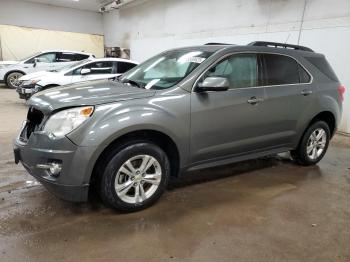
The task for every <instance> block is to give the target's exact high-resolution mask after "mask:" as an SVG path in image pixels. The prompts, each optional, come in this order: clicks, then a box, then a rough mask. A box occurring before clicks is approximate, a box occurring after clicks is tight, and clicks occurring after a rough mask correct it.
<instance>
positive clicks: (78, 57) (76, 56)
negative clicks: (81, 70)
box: [74, 54, 89, 61]
mask: <svg viewBox="0 0 350 262" xmlns="http://www.w3.org/2000/svg"><path fill="white" fill-rule="evenodd" d="M88 58H89V55H83V54H74V61H81V60H85V59H88Z"/></svg>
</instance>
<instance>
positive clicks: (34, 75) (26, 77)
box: [19, 71, 57, 81]
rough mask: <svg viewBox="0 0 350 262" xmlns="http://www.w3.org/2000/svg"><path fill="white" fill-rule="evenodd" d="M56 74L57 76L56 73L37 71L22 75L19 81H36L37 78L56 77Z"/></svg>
mask: <svg viewBox="0 0 350 262" xmlns="http://www.w3.org/2000/svg"><path fill="white" fill-rule="evenodd" d="M56 74H57V72H48V71H39V72H35V73H31V74H28V75H24V76H22V77H21V78H20V79H19V80H20V81H26V80H32V79H37V78H43V77H50V76H52V75H56Z"/></svg>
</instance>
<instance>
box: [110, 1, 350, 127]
mask: <svg viewBox="0 0 350 262" xmlns="http://www.w3.org/2000/svg"><path fill="white" fill-rule="evenodd" d="M103 26H104V33H105V44H106V46H121V47H128V48H131V56H132V58H133V59H135V60H138V61H143V60H144V59H146V58H148V57H150V56H151V55H154V54H156V53H158V52H160V51H162V50H165V49H169V48H173V47H176V46H183V45H193V44H203V43H206V42H226V43H236V44H246V43H249V42H251V41H255V40H271V41H279V42H285V41H286V40H287V39H288V43H295V44H296V43H298V37H299V33H300V44H302V45H306V46H309V47H311V48H312V49H314V50H316V51H318V52H321V53H324V54H325V55H326V56H327V57H328V60H329V61H330V63H331V64H332V66H333V67H334V69H335V71H336V72H337V74H338V76H339V78H340V79H341V81H342V82H343V84H344V85H345V86H346V87H348V91H347V93H346V98H345V99H346V100H345V103H344V114H343V121H342V124H341V127H340V130H341V131H345V132H349V133H350V72H349V69H348V68H349V66H348V61H350V51H349V48H348V46H349V44H348V43H349V41H350V1H349V0H333V1H329V0H217V1H212V0H177V1H173V0H149V1H148V2H146V3H143V4H141V5H138V6H134V7H129V8H124V9H121V10H119V11H113V12H110V13H105V14H104V15H103ZM300 29H301V30H300Z"/></svg>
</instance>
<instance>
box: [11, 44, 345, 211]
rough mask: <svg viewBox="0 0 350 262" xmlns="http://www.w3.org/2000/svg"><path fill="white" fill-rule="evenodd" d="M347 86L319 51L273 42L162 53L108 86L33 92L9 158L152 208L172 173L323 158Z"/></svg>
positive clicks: (58, 187) (52, 177) (49, 177)
mask: <svg viewBox="0 0 350 262" xmlns="http://www.w3.org/2000/svg"><path fill="white" fill-rule="evenodd" d="M344 90H345V89H344V87H343V86H341V85H340V83H339V81H338V78H337V77H336V75H335V74H334V72H333V70H332V69H331V67H330V66H329V64H328V62H327V61H326V59H325V57H324V56H323V55H322V54H318V53H315V52H313V51H312V50H311V49H309V48H306V47H302V46H295V45H286V44H279V43H270V42H254V43H251V44H249V45H247V46H235V45H220V44H207V45H203V46H194V47H186V48H178V49H174V50H170V51H166V52H164V53H161V54H159V55H157V56H155V57H153V58H151V59H149V60H147V61H146V62H144V63H142V64H140V65H139V66H137V67H135V68H133V69H132V70H130V71H128V72H127V73H125V74H124V75H122V76H121V77H120V78H119V79H118V80H117V81H96V82H92V83H85V84H80V85H74V86H68V87H63V88H54V89H50V90H47V91H43V92H39V93H38V94H36V95H34V96H33V97H32V98H31V99H30V100H29V105H30V108H29V111H28V116H27V120H26V121H25V122H24V124H23V127H22V129H21V131H20V134H19V136H18V138H17V139H16V140H15V144H14V152H15V161H16V163H18V162H19V161H20V162H21V163H22V164H23V166H24V167H25V168H26V169H27V170H28V172H29V173H30V174H31V175H33V176H34V177H35V178H37V179H38V180H39V181H41V182H42V183H43V184H44V185H45V186H46V187H47V188H48V189H49V190H50V191H52V192H53V193H54V194H56V195H57V196H59V197H60V198H62V199H65V200H69V201H78V202H79V201H85V200H87V198H88V192H89V189H91V188H96V189H97V190H98V192H99V193H100V195H101V198H102V199H103V201H104V202H105V203H107V204H108V205H110V206H112V207H114V208H116V209H118V210H122V211H136V210H140V209H143V208H145V207H148V206H150V205H152V204H153V203H154V202H155V201H156V200H157V199H158V198H159V197H160V196H161V195H162V193H163V192H164V190H165V189H166V186H167V183H168V180H169V178H170V177H172V176H173V177H177V176H179V175H180V174H183V173H185V171H188V170H197V169H202V168H208V167H213V166H218V165H224V164H228V163H232V162H236V161H241V160H246V159H252V158H256V157H261V156H265V155H270V154H276V153H281V152H285V151H291V155H292V157H293V158H294V159H295V161H296V162H297V163H299V164H301V165H313V164H316V163H317V162H318V161H320V160H321V159H322V158H323V156H324V154H325V153H326V150H327V147H328V144H329V140H330V138H331V137H332V136H333V134H334V132H335V130H336V128H337V125H338V123H339V121H340V118H341V112H342V100H343V94H344Z"/></svg>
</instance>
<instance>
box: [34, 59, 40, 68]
mask: <svg viewBox="0 0 350 262" xmlns="http://www.w3.org/2000/svg"><path fill="white" fill-rule="evenodd" d="M38 62H39V58H34V64H33V67H36V64H37V63H38Z"/></svg>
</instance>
